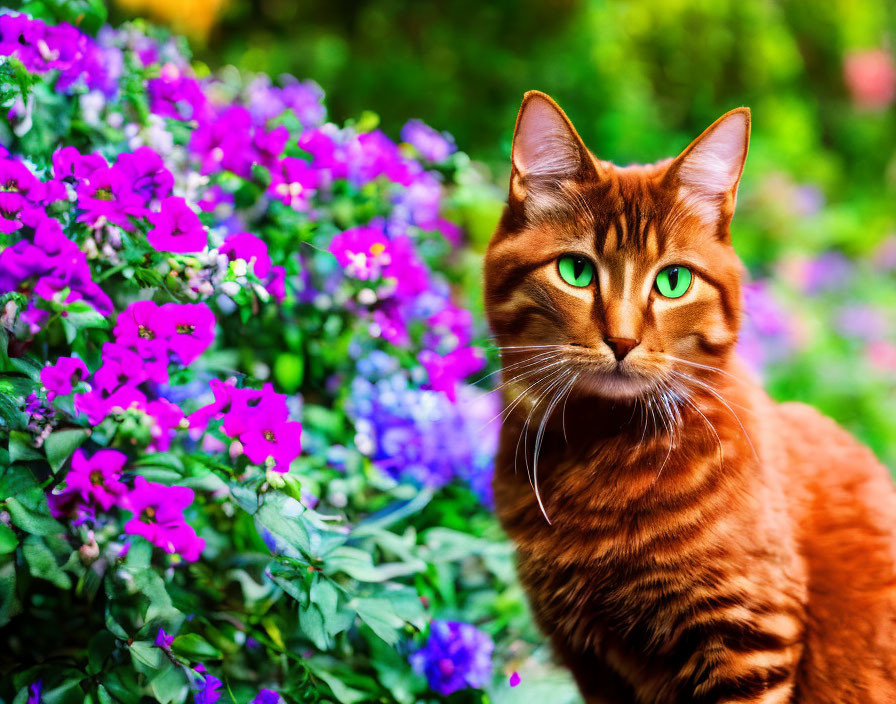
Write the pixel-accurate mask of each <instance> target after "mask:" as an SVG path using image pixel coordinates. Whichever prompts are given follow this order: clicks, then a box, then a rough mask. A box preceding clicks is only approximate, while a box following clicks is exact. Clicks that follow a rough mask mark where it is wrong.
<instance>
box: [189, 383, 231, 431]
mask: <svg viewBox="0 0 896 704" xmlns="http://www.w3.org/2000/svg"><path fill="white" fill-rule="evenodd" d="M209 387H210V388H211V390H212V394H213V395H214V399H215V400H214V401H212V402H211V403H210V404H208V405H206V406H203V407H202V408H200V409H199V410H197V411H194V412H193V413H191V414H190V417H189V418H188V420H189V422H190V427H191V428H202V429H203V430H204V429H205V428H206V426H208V424H209V421H210V420H212V418H221V417H223V416H224V414H226V413H228V412H230V408H231V405H232V403H233V398H234V394H235V393H236V392H237V391H239V390H238V389H237V388H236V387H235V386H234V385H233V384H228V383H227V382H224V381H220V380H219V379H212V380H211V381H209Z"/></svg>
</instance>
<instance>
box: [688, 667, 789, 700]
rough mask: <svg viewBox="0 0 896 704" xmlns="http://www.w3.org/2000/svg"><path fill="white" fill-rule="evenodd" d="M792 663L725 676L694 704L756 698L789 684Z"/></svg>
mask: <svg viewBox="0 0 896 704" xmlns="http://www.w3.org/2000/svg"><path fill="white" fill-rule="evenodd" d="M793 673H794V670H793V666H792V665H778V666H776V667H770V668H764V669H758V670H753V671H752V672H747V673H745V674H742V675H737V676H736V677H729V678H725V679H723V680H722V681H720V682H716V683H714V684H712V685H711V686H710V687H709V688H708V689H704V690H703V691H702V692H700V693H699V694H697V695H696V696H695V697H694V698H693V699H692V700H690V701H692V702H694V704H703V703H705V704H717V703H718V702H720V701H728V700H737V699H743V700H745V701H749V700H750V699H755V698H756V697H758V696H760V695H761V694H764V693H767V692H768V691H769V690H772V689H776V688H778V687H783V686H784V685H786V684H789V681H790V680H791V678H792V677H793Z"/></svg>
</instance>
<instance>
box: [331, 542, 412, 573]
mask: <svg viewBox="0 0 896 704" xmlns="http://www.w3.org/2000/svg"><path fill="white" fill-rule="evenodd" d="M324 567H325V569H326V572H327V573H328V574H332V573H333V572H344V573H345V574H347V575H348V576H349V577H352V578H354V579H357V580H358V581H361V582H386V581H388V580H390V579H395V578H396V577H405V576H408V575H412V574H416V573H418V572H422V571H423V570H425V569H426V563H425V562H423V561H422V560H414V561H412V562H389V563H385V564H382V565H374V564H373V558H371V556H370V553H368V552H365V551H364V550H361V549H359V548H353V547H350V546H348V545H343V546H342V547H339V548H337V549H335V550H334V551H333V552H332V553H330V555H329V556H328V557H327V560H326V563H325V565H324Z"/></svg>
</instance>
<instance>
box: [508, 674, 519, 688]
mask: <svg viewBox="0 0 896 704" xmlns="http://www.w3.org/2000/svg"><path fill="white" fill-rule="evenodd" d="M521 681H522V678H521V677H520V673H519V672H514V673H513V674H512V675H511V676H510V679H509V680H508V684H509V685H510V686H511V687H517V686H519V683H520V682H521Z"/></svg>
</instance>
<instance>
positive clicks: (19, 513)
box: [6, 489, 65, 535]
mask: <svg viewBox="0 0 896 704" xmlns="http://www.w3.org/2000/svg"><path fill="white" fill-rule="evenodd" d="M6 508H7V510H8V511H9V516H10V518H11V519H12V522H13V523H15V524H16V525H17V526H18V527H19V528H21V529H22V530H24V531H25V532H27V533H33V534H34V535H53V534H55V533H62V532H64V531H65V528H64V527H63V526H62V524H61V523H59V522H58V521H57V520H55V519H54V518H53V517H52V516H51V515H50V508H49V506H47V499H46V497H45V496H44V493H43V491H41V490H40V489H32V490H30V491H28V492H25V493H24V494H20V498H18V499H15V498H9V499H7V500H6Z"/></svg>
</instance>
